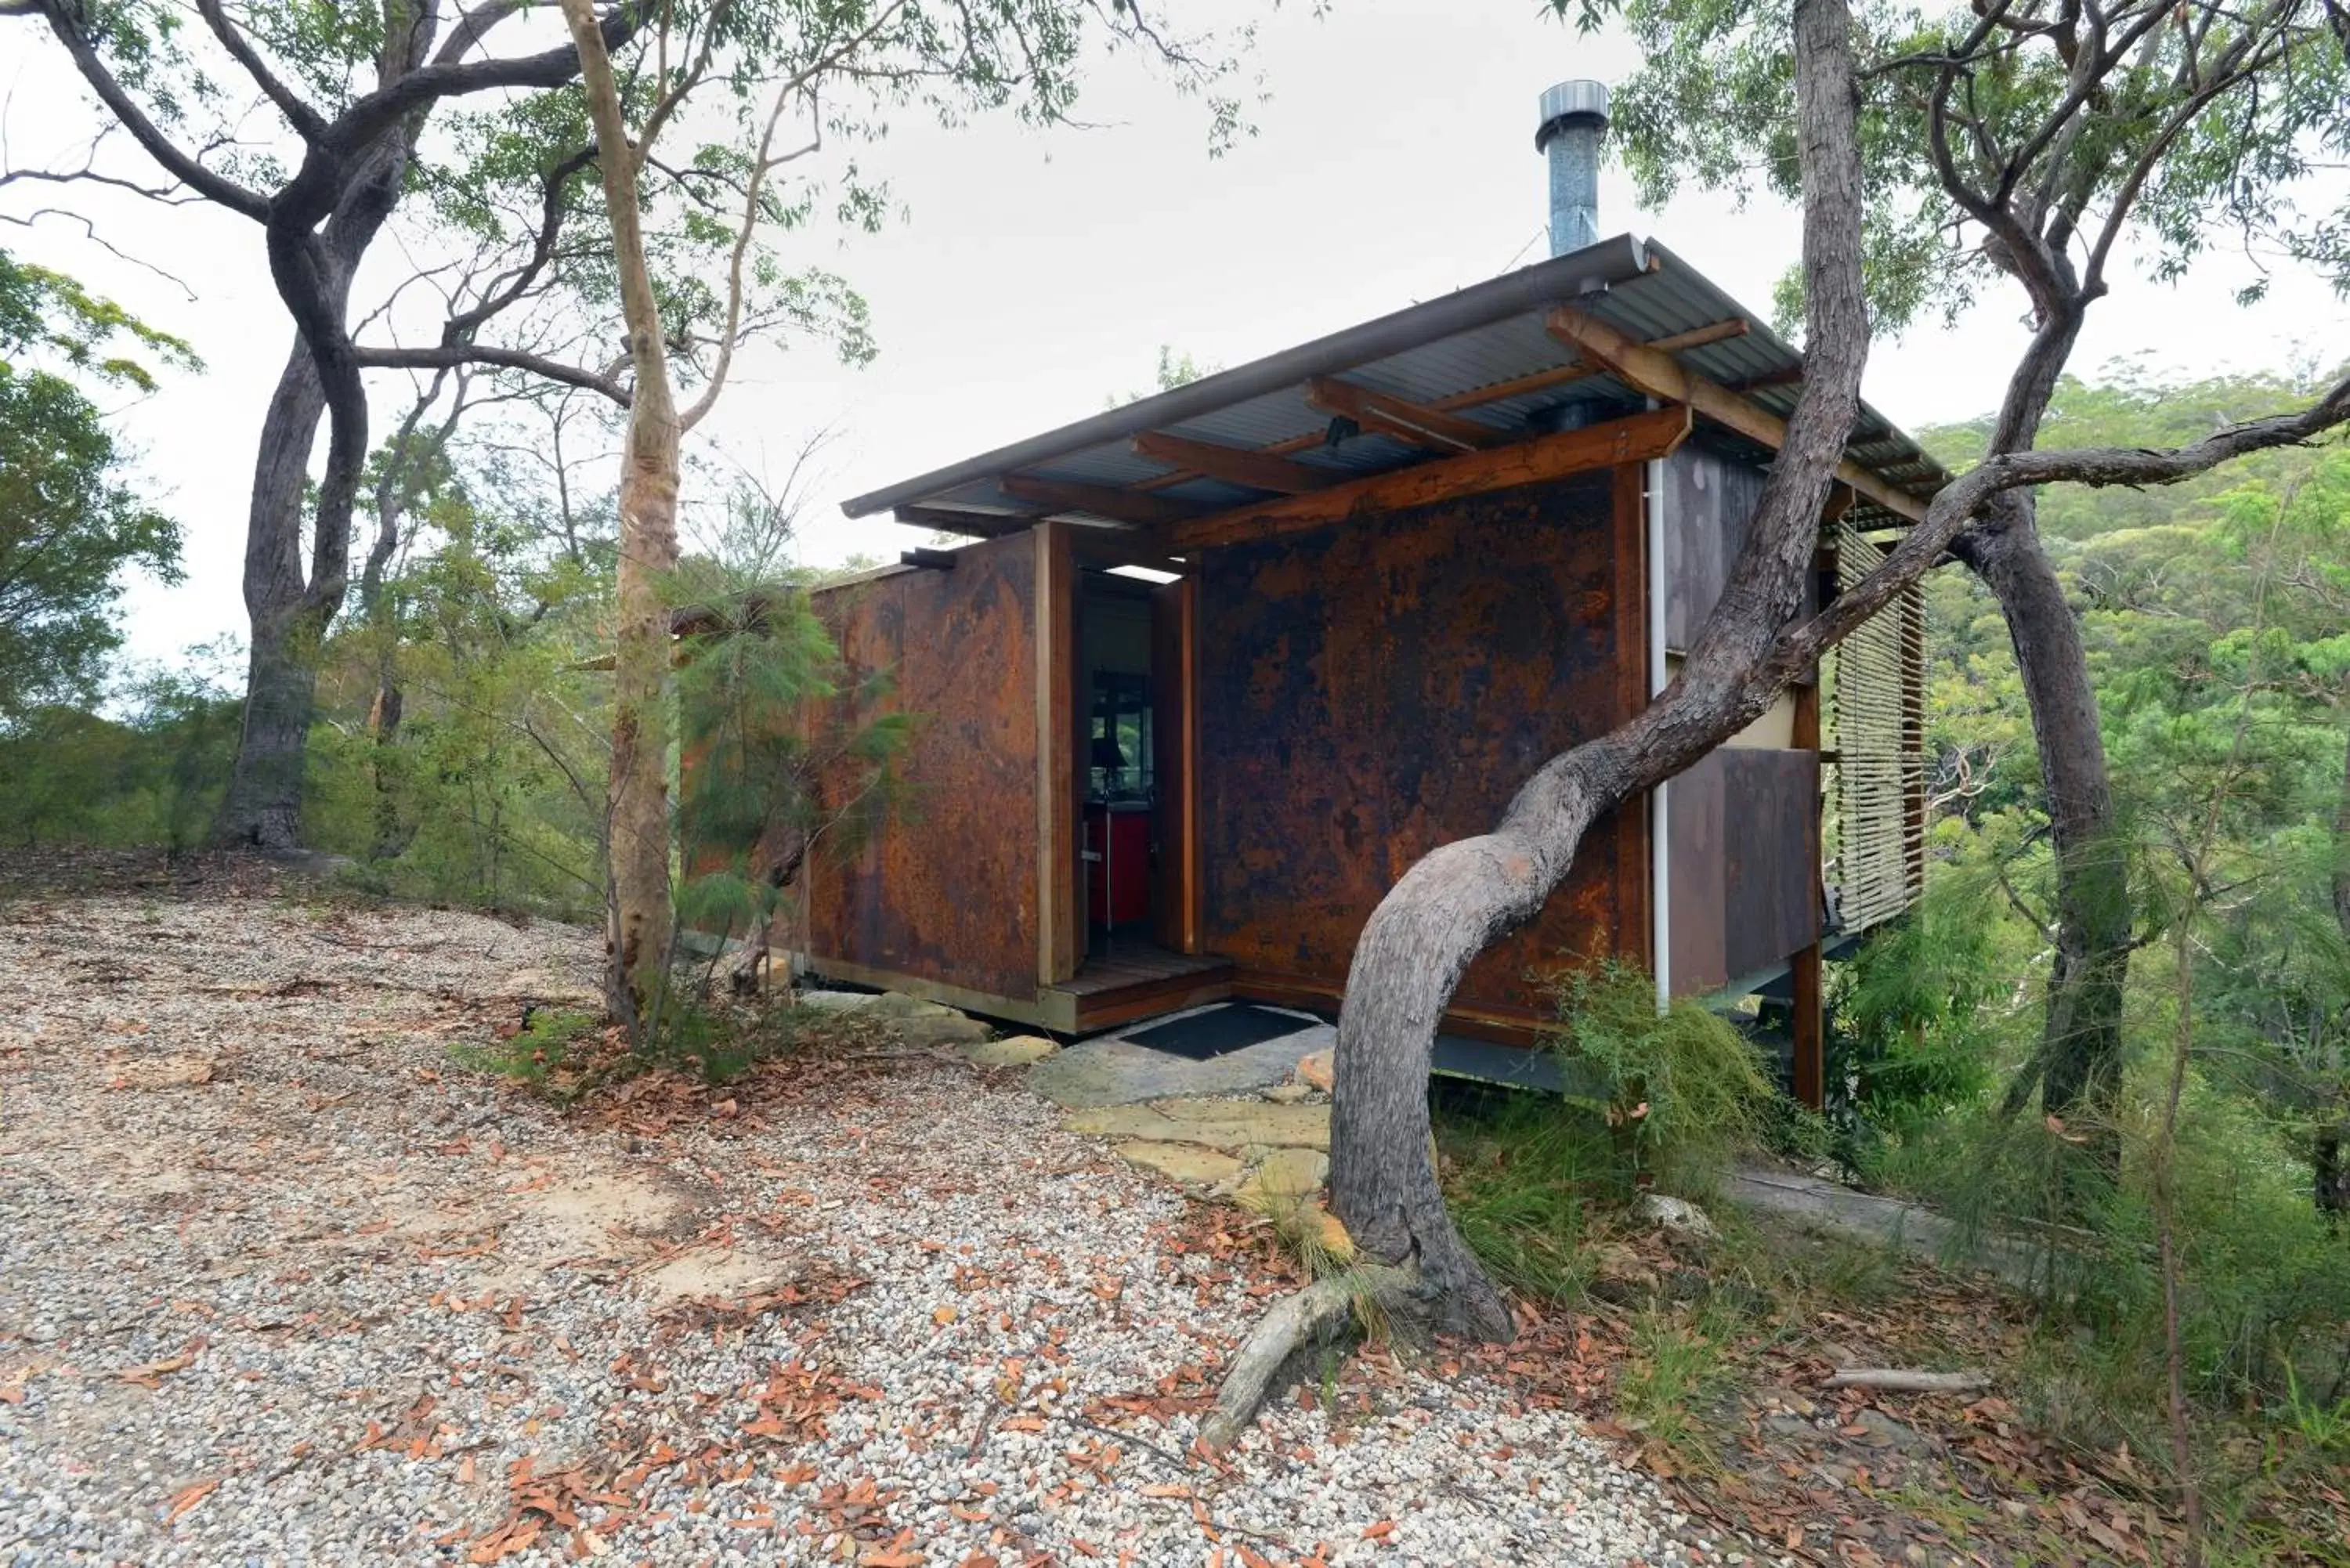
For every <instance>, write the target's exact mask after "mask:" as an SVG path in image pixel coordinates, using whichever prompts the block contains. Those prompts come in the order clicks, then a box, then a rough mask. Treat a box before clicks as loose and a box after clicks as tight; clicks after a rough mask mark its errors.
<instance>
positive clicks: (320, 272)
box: [214, 7, 432, 853]
mask: <svg viewBox="0 0 2350 1568" xmlns="http://www.w3.org/2000/svg"><path fill="white" fill-rule="evenodd" d="M391 33H392V36H395V37H399V38H400V46H399V47H397V48H394V47H391V46H390V45H389V44H388V45H387V47H386V49H385V53H384V55H383V57H382V59H381V61H380V65H379V67H378V77H377V80H378V88H379V90H381V89H382V88H387V87H390V86H391V85H392V84H394V83H396V82H398V81H399V80H400V79H401V78H405V77H407V76H408V75H410V74H411V73H412V72H413V71H414V70H415V69H416V68H417V67H418V66H419V65H421V63H422V61H423V59H424V57H425V51H426V49H427V47H429V46H430V44H431V42H432V8H430V7H428V8H427V12H426V15H425V16H424V17H423V18H422V19H421V20H420V21H419V22H418V24H417V25H416V26H413V27H411V28H410V29H408V30H407V31H406V33H405V35H404V36H402V35H401V33H400V29H398V28H393V29H391ZM421 126H422V117H421V111H420V112H419V113H417V114H415V115H412V116H411V117H409V118H408V119H405V120H395V121H392V122H390V123H388V124H387V125H386V126H385V127H384V129H383V130H381V131H380V133H379V134H378V136H377V137H376V138H375V139H374V140H371V141H369V142H367V143H365V144H363V145H361V146H360V147H359V148H358V149H356V150H355V151H350V152H348V153H339V152H338V153H328V152H327V151H322V148H321V144H320V143H318V142H317V141H314V142H312V144H311V147H310V151H309V153H308V155H307V156H306V158H305V159H304V161H303V165H302V169H301V171H300V172H299V173H298V174H296V176H295V178H294V179H293V180H292V181H290V182H288V183H287V184H286V187H285V189H284V190H282V191H280V192H278V193H277V196H276V198H275V199H273V201H272V202H271V205H270V210H269V213H268V215H267V218H266V223H265V227H266V232H267V236H268V250H269V264H270V275H271V277H272V279H273V281H275V282H276V286H277V292H278V296H279V298H280V299H281V300H282V301H283V302H284V303H285V305H286V308H287V310H288V311H289V312H290V313H291V314H292V316H293V317H294V326H295V339H294V349H293V352H292V354H291V355H290V356H288V358H287V359H286V369H284V370H283V371H282V372H280V374H279V377H278V383H277V391H276V395H274V396H273V397H272V398H271V399H270V403H269V411H268V413H267V415H266V416H265V418H264V419H263V421H262V427H261V449H260V452H259V453H258V455H257V456H256V457H255V462H254V481H253V496H252V500H251V503H250V504H249V505H248V507H247V509H246V514H245V545H244V605H245V610H246V613H247V614H248V615H249V616H250V617H251V618H252V621H253V648H252V652H251V658H250V662H249V664H248V668H247V677H246V687H245V711H244V728H243V730H242V732H240V734H239V737H238V742H237V752H236V762H235V764H234V769H233V771H232V772H231V774H230V777H229V787H228V793H227V794H226V795H225V796H224V799H223V801H222V804H221V814H220V818H219V820H218V822H217V824H216V825H215V827H214V836H216V837H217V838H219V839H220V840H221V841H223V842H224V843H230V844H240V845H246V846H252V847H255V848H259V849H264V850H268V851H272V852H276V853H285V852H290V851H293V850H296V849H299V848H300V847H301V844H302V784H303V777H304V774H305V763H306V761H307V757H306V748H307V744H308V742H309V733H310V720H311V715H312V711H313V709H314V707H315V704H316V700H317V682H318V670H317V660H318V654H319V650H320V648H321V646H322V645H323V644H324V642H325V640H326V636H327V629H328V628H329V627H330V626H332V625H333V624H334V619H335V616H336V614H337V612H338V611H339V610H340V609H341V607H342V603H343V595H344V592H345V590H346V589H347V588H348V587H349V582H350V558H351V516H352V509H353V505H354V503H355V501H356V499H357V496H358V493H359V472H360V469H361V466H362V465H363V464H364V462H366V458H367V442H368V407H367V391H366V389H365V387H364V386H363V385H362V384H361V381H360V378H359V365H358V362H357V359H356V358H354V355H353V350H352V347H351V341H350V335H349V327H348V320H349V315H350V292H351V279H352V277H353V275H355V274H356V273H357V272H358V270H359V263H360V261H361V259H362V258H364V257H365V255H366V254H367V251H368V247H369V246H370V245H371V244H374V243H375V238H376V236H377V235H378V234H380V233H381V232H382V230H383V225H384V223H386V222H387V221H388V220H389V219H390V216H391V213H392V209H393V208H394V207H395V206H397V205H398V204H399V202H400V195H401V192H402V188H403V186H404V185H405V183H406V181H407V177H408V167H409V161H410V159H411V155H412V154H413V151H414V149H415V140H416V136H417V134H418V132H419V131H420V130H421ZM328 416H331V422H330V425H329V434H328V450H327V462H326V468H325V472H324V474H323V476H322V477H321V479H320V482H319V485H318V491H317V497H316V514H315V516H314V517H313V518H312V520H311V528H310V550H309V561H308V564H307V570H306V568H305V563H304V560H303V549H302V545H303V527H302V524H303V514H304V510H305V505H306V503H307V502H308V501H309V500H310V497H309V496H308V494H307V485H308V481H309V473H310V452H311V447H312V445H313V444H314V443H315V441H317V431H318V422H319V421H320V420H321V419H324V418H328Z"/></svg>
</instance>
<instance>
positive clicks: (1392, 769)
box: [1199, 471, 1637, 1012]
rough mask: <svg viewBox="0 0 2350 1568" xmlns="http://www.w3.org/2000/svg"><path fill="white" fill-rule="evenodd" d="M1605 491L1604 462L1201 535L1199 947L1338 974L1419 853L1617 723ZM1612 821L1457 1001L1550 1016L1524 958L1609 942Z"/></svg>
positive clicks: (1332, 980) (1306, 978) (1259, 968)
mask: <svg viewBox="0 0 2350 1568" xmlns="http://www.w3.org/2000/svg"><path fill="white" fill-rule="evenodd" d="M1612 491H1613V480H1612V476H1611V475H1610V474H1609V473H1607V472H1604V471H1603V472H1598V473H1595V474H1591V475H1587V476H1584V477H1579V478H1576V479H1574V480H1570V481H1567V482H1565V483H1555V484H1544V485H1528V486H1523V487H1521V488H1518V489H1515V490H1509V491H1502V492H1497V493H1492V494H1489V495H1481V496H1475V497H1471V498H1470V499H1467V500H1463V501H1457V502H1447V503H1442V504H1435V505H1430V506H1425V507H1416V508H1413V509H1410V510H1409V511H1405V512H1399V513H1392V514H1380V515H1376V516H1372V517H1367V518H1364V519H1360V520H1357V521H1355V522H1350V523H1347V524H1343V525H1340V526H1337V527H1335V528H1328V529H1323V530H1319V531H1316V532H1314V533H1310V534H1298V535H1285V536H1284V537H1281V538H1277V539H1270V540H1264V541H1261V542H1257V543H1253V544H1247V545H1232V546H1228V547H1224V548H1220V549H1211V550H1209V551H1206V552H1205V553H1204V555H1205V559H1204V561H1203V564H1202V566H1201V596H1200V609H1199V614H1200V638H1199V666H1200V668H1199V679H1200V704H1199V712H1200V752H1199V763H1200V774H1201V777H1200V784H1199V788H1200V818H1201V821H1200V831H1201V841H1202V842H1201V857H1202V861H1203V866H1202V875H1203V877H1204V888H1203V890H1202V898H1201V904H1202V910H1201V922H1202V931H1201V947H1202V948H1203V949H1204V950H1206V951H1209V952H1213V953H1220V954H1222V955H1223V956H1225V957H1227V958H1230V959H1232V961H1234V963H1236V964H1237V965H1239V966H1240V967H1241V968H1242V969H1243V971H1251V972H1256V973H1262V974H1266V975H1273V976H1281V977H1286V978H1290V979H1294V980H1296V981H1303V982H1305V983H1308V984H1313V985H1318V986H1324V987H1328V988H1333V989H1335V988H1336V987H1339V986H1342V985H1343V984H1344V983H1345V980H1346V974H1347V965H1348V962H1349V961H1350V960H1351V959H1352V956H1353V953H1354V947H1355V939H1356V937H1357V935H1358V934H1359V933H1360V932H1361V930H1362V927H1363V922H1364V921H1365V920H1366V919H1368V918H1369V916H1370V912H1371V910H1372V909H1373V908H1374V907H1375V906H1376V905H1377V904H1378V900H1379V899H1380V898H1382V897H1383V896H1385V894H1386V893H1387V890H1388V888H1390V887H1392V886H1393V885H1394V884H1395V882H1396V881H1397V879H1398V878H1399V877H1401V876H1402V875H1403V874H1404V872H1405V871H1406V870H1407V869H1408V868H1409V867H1410V866H1411V864H1412V863H1413V862H1414V861H1416V860H1418V859H1419V857H1421V856H1422V855H1424V854H1426V853H1427V852H1428V851H1429V850H1430V849H1432V848H1434V847H1435V846H1438V845H1440V844H1443V843H1447V842H1450V841H1451V840H1453V839H1456V838H1461V837H1465V836H1469V835H1471V834H1477V833H1482V832H1485V831H1487V830H1488V829H1490V828H1491V827H1492V826H1493V824H1494V822H1495V821H1496V820H1498V819H1499V817H1500V815H1501V814H1502V811H1503V807H1505V806H1506V805H1508V804H1509V801H1510V798H1511V796H1512V795H1513V794H1516V792H1517V790H1518V788H1519V786H1520V785H1521V784H1523V783H1524V782H1525V781H1526V779H1527V778H1528V776H1530V775H1531V774H1533V773H1534V770H1535V769H1536V768H1538V767H1540V766H1541V765H1542V763H1544V762H1545V761H1547V760H1548V759H1549V758H1550V757H1551V756H1552V755H1553V754H1555V753H1557V752H1559V751H1562V750H1564V749H1565V748H1566V747H1568V746H1570V745H1572V744H1574V743H1575V742H1578V741H1582V740H1586V739H1588V738H1590V737H1591V736H1593V735H1596V734H1598V733H1601V732H1604V731H1605V730H1606V729H1607V727H1608V726H1609V725H1610V723H1612V722H1614V721H1615V719H1616V717H1617V714H1616V712H1615V709H1616V708H1617V706H1618V705H1619V702H1620V698H1619V696H1618V686H1617V664H1616V659H1617V649H1616V648H1615V644H1614V635H1613V627H1614V623H1615V617H1616V613H1617V606H1616V604H1615V603H1614V582H1615V566H1616V560H1615V550H1616V540H1615V527H1614V515H1613V504H1612ZM1636 656H1637V655H1636ZM1620 839H1621V836H1620V834H1619V832H1618V830H1617V825H1616V823H1615V821H1614V819H1613V818H1612V817H1611V818H1607V819H1603V820H1602V821H1601V822H1600V823H1598V824H1596V825H1595V826H1594V827H1593V829H1592V831H1591V832H1590V833H1589V834H1588V835H1586V838H1585V841H1584V852H1583V853H1582V854H1581V855H1578V856H1577V857H1576V864H1575V870H1574V872H1573V873H1572V874H1571V876H1570V877H1569V878H1568V880H1567V882H1566V883H1565V885H1563V886H1562V887H1561V888H1559V889H1558V891H1557V892H1556V893H1555V894H1553V895H1552V898H1551V900H1550V903H1549V905H1548V906H1547V907H1546V908H1545V909H1544V911H1543V913H1542V915H1541V916H1540V917H1539V918H1538V919H1535V920H1534V922H1533V923H1531V924H1530V925H1529V926H1528V927H1527V928H1526V929H1523V930H1521V931H1519V932H1518V933H1516V934H1515V935H1513V936H1512V937H1510V938H1508V939H1505V940H1503V941H1501V942H1499V943H1496V944H1495V945H1494V947H1493V948H1492V950H1489V951H1487V952H1486V953H1485V954H1484V956H1483V957H1482V958H1481V959H1480V960H1479V961H1477V962H1476V964H1474V965H1473V966H1472V967H1471V969H1470V971H1469V973H1468V975H1467V977H1466V978H1465V979H1464V980H1463V981H1462V983H1461V989H1460V991H1459V992H1458V994H1457V996H1456V998H1455V1002H1456V1005H1459V1006H1464V1007H1481V1008H1488V1009H1494V1010H1500V1011H1507V1012H1537V1011H1538V1012H1547V1011H1548V1009H1547V1008H1546V1006H1545V1005H1544V999H1543V996H1542V992H1541V987H1540V985H1539V983H1538V982H1536V981H1533V980H1531V979H1530V978H1529V976H1528V972H1527V971H1529V970H1530V969H1541V970H1552V969H1555V968H1557V967H1558V966H1559V965H1560V964H1561V963H1562V962H1563V961H1566V960H1567V959H1568V958H1569V957H1570V956H1571V955H1573V954H1577V953H1590V952H1594V951H1605V950H1614V949H1615V947H1616V945H1617V942H1618V941H1619V940H1621V939H1622V936H1623V933H1620V932H1619V931H1618V930H1617V907H1616V899H1615V898H1614V895H1613V888H1614V885H1615V877H1616V873H1617V866H1616V861H1617V855H1618V853H1619V851H1620ZM1635 940H1637V934H1636V937H1635Z"/></svg>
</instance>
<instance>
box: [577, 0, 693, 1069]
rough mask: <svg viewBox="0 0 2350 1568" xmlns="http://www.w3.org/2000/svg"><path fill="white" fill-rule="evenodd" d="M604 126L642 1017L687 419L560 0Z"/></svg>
mask: <svg viewBox="0 0 2350 1568" xmlns="http://www.w3.org/2000/svg"><path fill="white" fill-rule="evenodd" d="M563 17H564V20H565V22H566V23H567V24H568V25H569V26H570V29H571V36H572V39H573V42H574V43H575V44H577V47H578V50H579V66H580V73H579V74H580V80H581V82H582V84H583V85H584V86H585V87H586V88H587V109H588V114H589V117H590V119H592V120H593V122H594V124H595V127H596V144H597V149H598V152H597V162H598V167H599V168H600V170H601V171H602V174H603V183H604V209H605V213H606V215H607V216H608V218H609V219H610V221H611V225H612V255H613V262H614V265H615V266H616V268H617V269H618V271H619V280H620V305H621V310H622V314H623V316H624V317H625V319H626V321H627V325H628V335H629V363H630V365H631V366H632V367H633V369H634V370H635V374H636V389H635V393H634V396H633V397H632V398H631V399H630V400H629V435H628V441H627V446H626V451H625V452H624V454H623V456H622V459H621V468H620V548H619V623H618V626H617V628H616V629H615V634H614V639H615V640H614V648H613V663H612V778H611V784H610V787H609V794H608V796H607V812H606V821H607V828H608V833H609V834H610V837H611V851H610V858H611V888H612V891H611V909H610V925H609V929H608V932H607V942H608V950H607V955H606V958H607V962H606V969H605V993H606V999H607V1001H608V1004H609V1005H610V1007H611V1009H612V1012H613V1015H614V1016H615V1017H617V1018H619V1019H620V1020H622V1021H623V1022H625V1023H629V1025H630V1026H631V1027H632V1028H639V1029H640V1028H642V1027H643V1025H644V1023H646V1022H647V1020H648V1007H649V1004H650V1002H652V1000H653V998H654V997H655V996H656V995H657V994H658V992H659V991H660V983H661V980H662V978H663V971H664V969H665V967H666V965H667V964H668V962H669V950H670V937H671V921H672V919H673V918H674V912H673V911H672V909H671V904H670V897H671V888H670V827H669V732H670V613H669V607H668V605H667V603H666V602H665V600H664V598H663V597H662V587H663V585H664V583H665V581H666V580H667V578H668V577H669V576H670V574H671V572H672V571H673V570H674V569H675V568H676V566H677V487H678V449H679V441H680V434H681V431H680V425H679V419H678V411H677V400H676V396H675V394H674V392H673V391H672V389H671V386H670V379H669V360H668V356H667V351H666V348H665V346H664V343H663V339H662V335H661V325H660V306H659V304H658V302H657V301H656V300H655V298H654V296H653V286H652V275H651V272H650V268H649V267H648V266H647V265H646V262H645V249H644V235H643V232H642V230H641V227H640V226H639V218H638V197H637V177H638V161H639V154H638V151H637V150H636V144H635V143H634V142H633V141H632V140H630V138H629V130H628V124H627V121H626V119H624V117H623V112H622V109H621V104H620V94H619V86H618V84H617V83H616V82H615V81H614V79H613V75H612V61H611V57H610V56H609V55H608V53H607V52H606V51H605V47H604V38H603V35H602V33H601V31H600V30H599V27H598V22H597V18H596V11H595V6H594V4H593V0H563Z"/></svg>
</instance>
